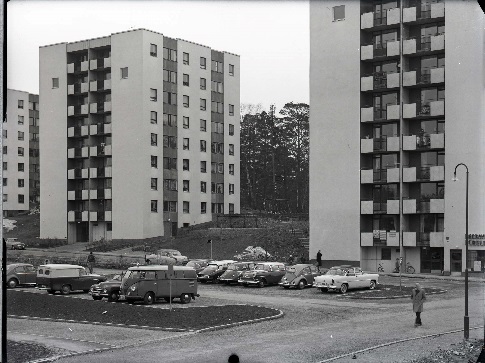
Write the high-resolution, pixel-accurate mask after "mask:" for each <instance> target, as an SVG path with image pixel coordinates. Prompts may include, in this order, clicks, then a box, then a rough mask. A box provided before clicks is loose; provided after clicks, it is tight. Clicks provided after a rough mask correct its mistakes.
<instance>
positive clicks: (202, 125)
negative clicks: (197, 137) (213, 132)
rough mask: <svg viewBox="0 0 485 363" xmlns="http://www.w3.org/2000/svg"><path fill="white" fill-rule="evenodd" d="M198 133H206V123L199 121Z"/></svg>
mask: <svg viewBox="0 0 485 363" xmlns="http://www.w3.org/2000/svg"><path fill="white" fill-rule="evenodd" d="M200 131H203V132H206V131H207V121H206V120H203V119H200Z"/></svg>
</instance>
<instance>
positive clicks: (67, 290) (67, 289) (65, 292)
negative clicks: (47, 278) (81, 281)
mask: <svg viewBox="0 0 485 363" xmlns="http://www.w3.org/2000/svg"><path fill="white" fill-rule="evenodd" d="M61 293H62V295H69V294H70V293H71V286H69V285H63V286H62V287H61Z"/></svg>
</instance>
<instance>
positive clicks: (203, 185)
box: [200, 181, 207, 193]
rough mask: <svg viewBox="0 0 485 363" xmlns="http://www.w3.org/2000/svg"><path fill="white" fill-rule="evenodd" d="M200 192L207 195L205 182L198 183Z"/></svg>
mask: <svg viewBox="0 0 485 363" xmlns="http://www.w3.org/2000/svg"><path fill="white" fill-rule="evenodd" d="M200 192H201V193H207V182H204V181H201V182H200Z"/></svg>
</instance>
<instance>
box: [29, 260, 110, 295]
mask: <svg viewBox="0 0 485 363" xmlns="http://www.w3.org/2000/svg"><path fill="white" fill-rule="evenodd" d="M103 281H106V277H105V276H102V275H98V274H89V273H88V272H87V271H86V269H85V268H84V267H82V266H78V265H68V264H56V263H52V264H47V265H40V266H39V268H38V269H37V278H36V282H37V286H38V287H45V288H46V289H47V292H48V293H49V294H54V293H55V292H56V291H60V292H61V293H62V294H64V295H68V294H70V293H71V291H75V290H83V291H84V292H89V289H90V288H91V286H92V285H94V284H96V283H98V282H103Z"/></svg>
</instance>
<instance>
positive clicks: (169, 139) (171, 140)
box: [163, 135, 177, 149]
mask: <svg viewBox="0 0 485 363" xmlns="http://www.w3.org/2000/svg"><path fill="white" fill-rule="evenodd" d="M163 147H169V148H171V149H176V148H177V136H168V135H163Z"/></svg>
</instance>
